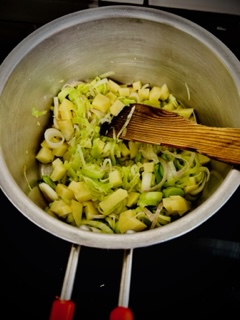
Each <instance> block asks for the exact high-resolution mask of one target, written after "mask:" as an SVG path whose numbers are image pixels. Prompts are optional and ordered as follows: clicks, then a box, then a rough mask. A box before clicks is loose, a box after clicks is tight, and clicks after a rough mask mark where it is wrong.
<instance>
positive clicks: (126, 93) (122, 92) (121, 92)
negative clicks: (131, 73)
mask: <svg viewBox="0 0 240 320" xmlns="http://www.w3.org/2000/svg"><path fill="white" fill-rule="evenodd" d="M118 92H119V95H120V96H123V97H128V96H129V95H130V88H128V87H126V88H125V87H124V88H123V87H119V89H118Z"/></svg>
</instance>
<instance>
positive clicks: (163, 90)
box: [159, 83, 169, 101]
mask: <svg viewBox="0 0 240 320" xmlns="http://www.w3.org/2000/svg"><path fill="white" fill-rule="evenodd" d="M168 96H169V90H168V86H167V85H166V84H165V83H164V84H163V85H162V86H161V95H160V97H159V99H161V100H163V101H164V100H166V99H167V98H168Z"/></svg>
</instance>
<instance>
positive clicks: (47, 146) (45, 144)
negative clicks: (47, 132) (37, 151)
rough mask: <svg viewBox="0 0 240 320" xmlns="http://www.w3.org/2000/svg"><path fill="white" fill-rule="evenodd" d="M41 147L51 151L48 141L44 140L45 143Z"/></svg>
mask: <svg viewBox="0 0 240 320" xmlns="http://www.w3.org/2000/svg"><path fill="white" fill-rule="evenodd" d="M41 147H45V148H48V149H49V145H48V143H47V141H46V140H45V139H44V140H43V142H42V143H41Z"/></svg>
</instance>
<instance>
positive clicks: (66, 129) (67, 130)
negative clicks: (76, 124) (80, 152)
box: [57, 120, 74, 141]
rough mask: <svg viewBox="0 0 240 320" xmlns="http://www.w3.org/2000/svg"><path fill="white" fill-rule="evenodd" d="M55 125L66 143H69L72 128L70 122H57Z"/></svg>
mask: <svg viewBox="0 0 240 320" xmlns="http://www.w3.org/2000/svg"><path fill="white" fill-rule="evenodd" d="M57 124H58V126H59V129H60V131H61V132H62V134H63V136H64V138H65V139H66V141H69V140H70V139H71V138H72V136H73V134H74V128H73V124H72V121H71V120H58V121H57Z"/></svg>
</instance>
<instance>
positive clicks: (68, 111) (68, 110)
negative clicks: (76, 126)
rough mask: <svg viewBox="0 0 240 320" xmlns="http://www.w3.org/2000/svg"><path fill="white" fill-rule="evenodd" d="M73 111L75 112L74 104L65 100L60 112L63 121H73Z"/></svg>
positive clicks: (59, 109)
mask: <svg viewBox="0 0 240 320" xmlns="http://www.w3.org/2000/svg"><path fill="white" fill-rule="evenodd" d="M72 110H74V104H73V103H72V102H71V101H69V100H68V99H66V98H65V99H63V101H62V103H61V104H60V106H59V108H58V111H59V114H60V117H61V119H62V120H70V119H72Z"/></svg>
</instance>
